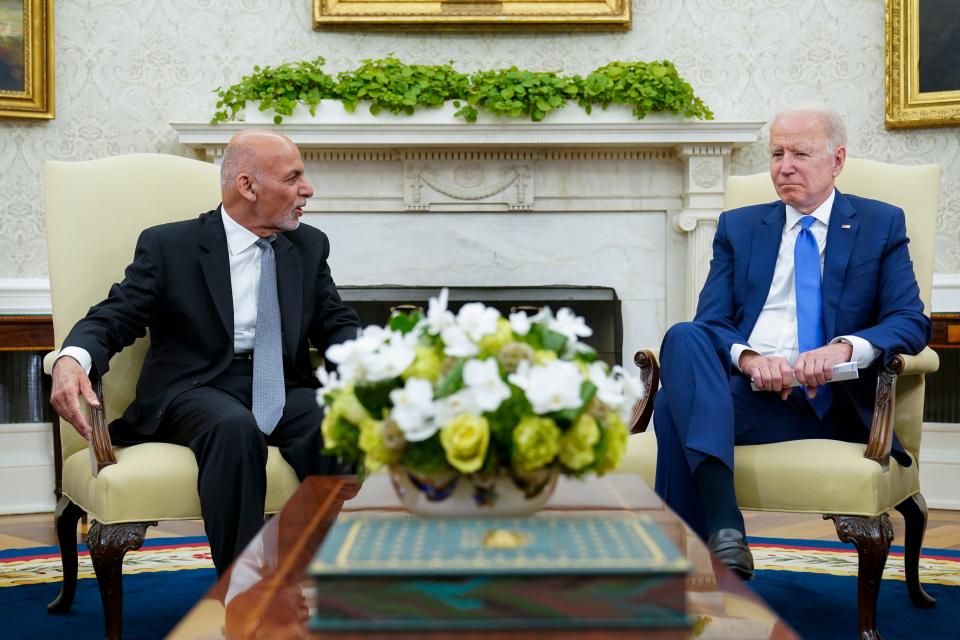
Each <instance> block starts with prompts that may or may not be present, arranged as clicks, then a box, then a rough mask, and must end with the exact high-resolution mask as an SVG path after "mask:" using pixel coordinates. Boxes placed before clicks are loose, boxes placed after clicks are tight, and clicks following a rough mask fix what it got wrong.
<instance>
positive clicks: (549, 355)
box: [533, 349, 557, 364]
mask: <svg viewBox="0 0 960 640" xmlns="http://www.w3.org/2000/svg"><path fill="white" fill-rule="evenodd" d="M556 359H557V352H556V351H550V350H549V349H537V350H536V351H534V352H533V363H534V364H547V363H548V362H553V361H554V360H556Z"/></svg>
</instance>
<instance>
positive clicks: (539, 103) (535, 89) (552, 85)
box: [456, 67, 583, 122]
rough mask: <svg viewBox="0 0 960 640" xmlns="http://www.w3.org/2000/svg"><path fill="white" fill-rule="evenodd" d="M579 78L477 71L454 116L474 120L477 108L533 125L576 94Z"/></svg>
mask: <svg viewBox="0 0 960 640" xmlns="http://www.w3.org/2000/svg"><path fill="white" fill-rule="evenodd" d="M582 82H583V81H582V80H581V79H580V76H572V77H563V76H558V75H557V74H556V73H553V72H547V71H524V70H522V69H517V68H516V67H510V68H509V69H499V70H497V71H481V72H479V73H477V74H474V75H473V76H471V78H470V92H469V95H468V97H467V104H466V105H465V106H463V107H461V108H460V109H459V110H458V111H457V113H456V115H457V116H458V117H461V118H463V119H465V120H466V121H467V122H476V121H477V113H478V112H477V107H480V108H482V109H483V110H485V111H487V112H489V113H491V114H493V115H497V116H510V117H513V118H521V117H529V118H530V119H531V120H533V121H534V122H539V121H541V120H543V118H544V116H546V115H547V114H548V113H550V112H551V111H553V110H554V109H559V108H560V107H562V106H563V105H565V104H566V103H567V100H576V99H577V98H578V97H579V95H580V85H581V83H582Z"/></svg>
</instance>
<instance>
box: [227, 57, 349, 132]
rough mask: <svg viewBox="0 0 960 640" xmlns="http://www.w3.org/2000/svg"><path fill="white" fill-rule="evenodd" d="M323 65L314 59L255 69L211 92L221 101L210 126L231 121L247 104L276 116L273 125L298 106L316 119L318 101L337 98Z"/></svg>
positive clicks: (334, 86)
mask: <svg viewBox="0 0 960 640" xmlns="http://www.w3.org/2000/svg"><path fill="white" fill-rule="evenodd" d="M324 63H326V60H325V59H324V58H323V57H322V56H317V57H316V58H314V59H313V60H303V61H299V62H288V63H286V64H281V65H278V66H276V67H263V68H261V67H258V66H257V67H254V68H253V73H252V74H250V75H249V76H243V78H241V79H240V82H238V83H236V84H234V85H230V86H229V87H227V88H225V89H224V88H223V87H217V88H216V89H214V93H216V94H217V96H218V97H219V98H220V99H219V100H217V109H218V111H217V112H216V113H215V114H213V119H212V120H211V122H213V123H215V122H227V121H228V120H233V119H234V118H235V117H236V115H237V113H238V112H239V111H240V110H241V109H243V108H244V107H245V105H246V103H247V102H257V103H259V109H260V111H268V110H270V109H272V110H273V111H274V112H276V115H275V116H274V117H273V121H274V123H275V124H280V123H281V122H283V116H289V115H291V114H292V113H293V110H294V109H295V108H296V106H297V104H299V103H301V102H302V103H303V104H306V105H307V106H308V107H309V108H310V114H311V115H315V114H316V109H317V104H319V103H320V101H321V100H325V99H328V98H336V97H337V83H336V82H334V80H333V78H332V77H331V76H330V75H329V74H328V73H326V72H325V71H324V70H323V65H324Z"/></svg>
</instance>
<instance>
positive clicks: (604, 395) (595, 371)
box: [588, 362, 626, 410]
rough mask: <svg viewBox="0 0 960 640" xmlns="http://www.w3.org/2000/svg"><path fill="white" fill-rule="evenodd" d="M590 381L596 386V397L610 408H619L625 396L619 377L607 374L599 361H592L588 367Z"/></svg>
mask: <svg viewBox="0 0 960 640" xmlns="http://www.w3.org/2000/svg"><path fill="white" fill-rule="evenodd" d="M588 374H589V376H590V382H592V383H593V386H595V387H596V388H597V399H599V400H600V402H602V403H603V404H605V405H607V406H608V407H610V408H611V409H614V410H619V409H620V407H621V406H622V405H623V403H624V402H625V401H626V398H625V396H624V393H623V382H622V380H621V379H619V378H617V377H614V376H610V375H607V368H606V367H605V366H604V365H603V364H602V363H600V362H594V363H592V364H591V365H590V367H589V368H588Z"/></svg>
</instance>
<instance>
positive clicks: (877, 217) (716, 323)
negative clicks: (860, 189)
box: [695, 191, 930, 427]
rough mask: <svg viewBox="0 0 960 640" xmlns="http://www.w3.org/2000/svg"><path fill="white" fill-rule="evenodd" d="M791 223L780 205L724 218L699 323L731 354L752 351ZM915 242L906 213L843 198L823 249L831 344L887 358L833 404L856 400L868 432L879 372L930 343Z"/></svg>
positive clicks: (838, 389) (845, 387) (841, 387)
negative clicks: (858, 344) (863, 347)
mask: <svg viewBox="0 0 960 640" xmlns="http://www.w3.org/2000/svg"><path fill="white" fill-rule="evenodd" d="M785 221H786V208H785V206H784V204H783V203H782V202H779V201H777V202H771V203H769V204H761V205H754V206H749V207H743V208H740V209H735V210H732V211H727V212H724V213H722V214H721V215H720V219H719V221H718V223H717V233H716V236H715V237H714V241H713V260H712V261H711V262H710V273H709V275H708V276H707V281H706V283H705V284H704V286H703V290H702V291H701V293H700V302H699V304H698V306H697V315H696V318H695V321H700V322H704V323H706V324H708V325H709V326H710V327H712V328H713V330H714V332H715V333H716V335H717V337H718V339H719V341H720V344H719V345H718V347H719V348H723V349H725V352H726V353H729V351H730V347H731V346H732V345H733V344H734V343H740V344H749V342H748V337H749V336H750V333H751V332H752V331H753V327H754V325H755V324H756V322H757V318H758V316H759V315H760V311H761V309H762V308H763V304H764V302H766V298H767V294H768V293H769V291H770V283H771V282H772V280H773V272H774V267H775V266H776V262H777V253H778V252H779V250H780V237H781V235H782V233H783V225H784V223H785ZM908 242H909V240H908V239H907V234H906V225H905V222H904V216H903V210H902V209H899V208H897V207H894V206H891V205H889V204H886V203H883V202H879V201H877V200H869V199H867V198H860V197H858V196H851V195H844V194H842V193H840V192H839V191H838V192H837V193H836V197H835V199H834V203H833V211H832V212H831V214H830V226H829V229H828V231H827V246H826V249H825V251H824V265H823V319H824V329H825V336H826V338H827V339H828V340H830V339H832V338H834V337H836V336H840V335H856V336H859V337H861V338H863V339H865V340H867V341H869V342H870V343H871V344H873V345H874V346H875V347H877V348H878V349H881V350H882V351H883V353H882V355H881V356H880V357H879V358H877V360H876V362H875V363H874V364H873V365H871V367H870V368H869V369H867V370H866V371H861V372H860V378H859V380H853V381H850V382H841V383H835V384H834V389H835V391H834V398H835V400H834V402H836V401H837V395H838V393H839V394H841V395H842V396H845V397H846V398H847V399H849V400H850V402H851V403H852V405H853V407H854V408H855V409H856V412H857V413H858V415H859V416H860V419H861V421H862V423H863V425H864V426H866V427H869V425H870V423H871V420H872V414H873V403H874V396H875V394H876V380H877V373H878V371H879V370H880V368H881V367H883V365H884V364H885V363H886V362H887V361H888V360H889V359H890V357H891V356H893V355H894V354H897V353H909V354H916V353H919V352H920V351H921V350H922V349H923V348H924V347H925V346H926V344H927V342H928V341H929V338H930V320H929V318H927V317H926V316H925V315H924V314H923V302H922V301H921V300H920V288H919V287H918V286H917V279H916V276H915V275H914V273H913V263H912V262H911V260H910V254H909V252H908V251H907V244H908Z"/></svg>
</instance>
